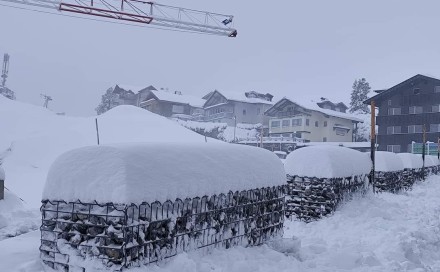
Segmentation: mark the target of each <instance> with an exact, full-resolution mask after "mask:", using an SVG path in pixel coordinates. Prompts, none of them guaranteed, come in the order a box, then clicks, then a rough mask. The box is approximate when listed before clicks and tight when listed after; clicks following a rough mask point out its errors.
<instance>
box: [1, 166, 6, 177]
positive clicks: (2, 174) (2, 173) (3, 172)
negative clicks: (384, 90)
mask: <svg viewBox="0 0 440 272" xmlns="http://www.w3.org/2000/svg"><path fill="white" fill-rule="evenodd" d="M0 180H5V171H3V168H2V167H1V166H0Z"/></svg>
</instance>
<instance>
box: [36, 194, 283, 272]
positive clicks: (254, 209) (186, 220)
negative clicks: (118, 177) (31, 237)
mask: <svg viewBox="0 0 440 272" xmlns="http://www.w3.org/2000/svg"><path fill="white" fill-rule="evenodd" d="M283 205H284V194H283V188H282V187H280V186H278V187H272V188H261V189H255V190H248V191H242V192H229V193H228V194H220V195H218V196H217V195H213V196H211V197H208V196H204V197H202V198H198V197H196V198H193V199H190V198H187V199H185V200H181V199H177V200H176V201H174V202H171V201H166V202H164V203H160V202H153V203H142V204H140V205H134V204H131V205H115V204H113V203H107V204H99V203H82V202H81V201H76V202H68V203H66V202H63V201H54V202H53V201H44V202H43V205H42V207H41V212H42V225H41V246H40V251H41V257H42V259H43V261H44V262H45V263H46V264H48V265H49V266H50V267H52V268H57V269H59V268H62V270H64V271H69V264H70V262H69V255H68V254H66V253H65V252H66V251H64V253H63V249H62V248H60V245H59V243H60V242H62V243H63V244H65V245H67V246H69V247H70V248H71V249H73V250H76V251H77V252H78V254H79V255H80V256H82V257H84V258H86V257H96V258H99V259H102V260H103V262H104V264H105V265H106V266H108V267H111V268H113V269H114V270H120V269H121V268H123V267H129V266H132V265H135V266H138V265H141V264H149V263H152V262H158V261H161V260H163V259H165V258H169V257H172V256H175V255H177V254H178V253H180V252H184V251H189V250H192V249H199V248H207V247H223V248H229V247H231V246H237V245H242V246H252V245H259V244H261V243H262V242H263V241H266V240H267V239H268V238H269V237H272V236H278V235H282V231H283V220H284V210H283Z"/></svg>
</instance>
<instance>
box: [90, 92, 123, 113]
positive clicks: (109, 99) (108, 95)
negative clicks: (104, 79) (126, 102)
mask: <svg viewBox="0 0 440 272" xmlns="http://www.w3.org/2000/svg"><path fill="white" fill-rule="evenodd" d="M116 99H117V95H116V94H114V93H113V88H109V89H108V90H107V91H106V92H105V94H104V95H103V96H102V99H101V104H99V105H98V107H96V109H95V110H96V113H97V114H98V115H99V114H103V113H104V112H106V111H108V110H110V109H111V108H114V107H116V106H117V105H118V103H117V102H116Z"/></svg>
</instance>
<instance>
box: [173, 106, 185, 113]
mask: <svg viewBox="0 0 440 272" xmlns="http://www.w3.org/2000/svg"><path fill="white" fill-rule="evenodd" d="M172 110H173V113H183V112H184V110H185V108H184V107H183V106H182V105H173V109H172Z"/></svg>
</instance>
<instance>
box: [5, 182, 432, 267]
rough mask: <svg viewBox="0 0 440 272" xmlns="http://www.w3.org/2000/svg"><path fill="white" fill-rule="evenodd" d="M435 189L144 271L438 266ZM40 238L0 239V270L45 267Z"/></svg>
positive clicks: (421, 186)
mask: <svg viewBox="0 0 440 272" xmlns="http://www.w3.org/2000/svg"><path fill="white" fill-rule="evenodd" d="M438 191H440V176H432V177H430V178H428V179H427V180H426V181H425V182H424V183H418V184H416V185H415V186H414V189H413V190H412V191H410V192H408V193H405V194H401V195H396V194H388V193H382V194H376V195H374V194H369V195H367V196H366V197H364V198H360V199H354V200H352V201H350V202H349V203H347V204H346V205H344V206H342V207H341V208H340V210H338V211H337V212H336V213H335V214H334V215H332V216H330V217H327V218H324V219H322V220H319V221H316V222H313V223H309V224H306V223H303V222H290V221H287V222H286V223H285V234H284V237H285V241H284V242H280V243H274V244H273V245H271V246H270V247H269V246H266V245H263V246H260V247H253V248H246V249H243V248H232V249H228V250H214V251H213V252H211V253H209V254H206V253H203V252H201V251H196V252H191V253H183V254H180V255H178V256H176V257H174V258H172V259H170V260H169V261H168V262H166V263H164V264H161V265H160V266H156V265H151V266H149V267H148V271H154V272H175V271H180V272H193V271H196V272H197V271H200V272H205V271H206V272H207V271H228V272H229V271H230V272H254V271H255V272H282V271H286V272H287V271H301V272H316V271H319V272H343V271H356V272H383V271H387V272H388V271H390V272H391V271H399V272H403V271H412V272H425V271H427V272H429V271H440V217H439V213H440V202H439V200H438V193H437V192H438ZM292 238H294V239H292ZM39 239H40V234H39V232H38V231H35V232H31V233H28V234H25V235H21V236H19V237H15V238H11V239H7V240H4V241H0V262H1V264H2V266H1V267H2V269H5V270H4V271H27V272H42V271H44V270H43V267H42V265H41V264H40V263H39V259H38V258H39V256H38V246H39V243H40V240H39ZM274 249H275V250H274ZM281 252H284V253H281ZM130 271H131V272H141V271H146V270H145V268H133V269H130Z"/></svg>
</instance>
